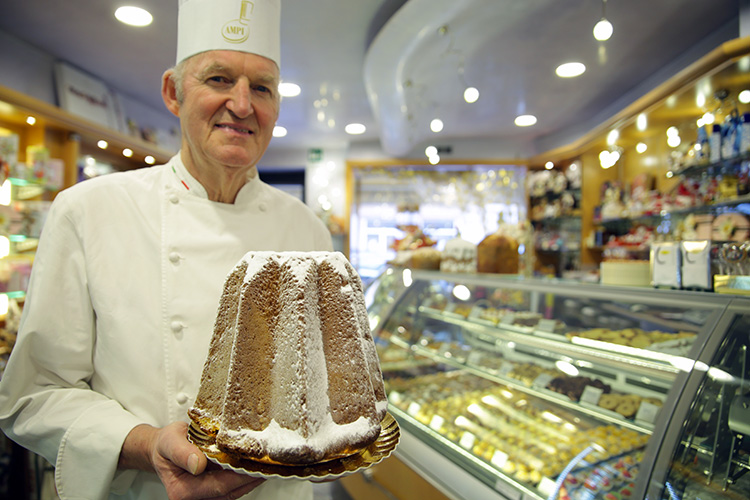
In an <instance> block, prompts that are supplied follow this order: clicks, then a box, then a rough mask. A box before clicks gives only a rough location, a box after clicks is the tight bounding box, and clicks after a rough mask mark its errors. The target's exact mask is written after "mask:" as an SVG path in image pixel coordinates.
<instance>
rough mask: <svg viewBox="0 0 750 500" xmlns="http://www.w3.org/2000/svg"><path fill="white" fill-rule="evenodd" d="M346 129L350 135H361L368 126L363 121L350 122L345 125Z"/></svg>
mask: <svg viewBox="0 0 750 500" xmlns="http://www.w3.org/2000/svg"><path fill="white" fill-rule="evenodd" d="M344 130H345V131H346V133H347V134H349V135H360V134H364V133H365V130H367V127H365V126H364V125H362V124H361V123H350V124H349V125H347V126H346V127H344Z"/></svg>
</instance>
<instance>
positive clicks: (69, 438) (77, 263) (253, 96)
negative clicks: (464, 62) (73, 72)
mask: <svg viewBox="0 0 750 500" xmlns="http://www.w3.org/2000/svg"><path fill="white" fill-rule="evenodd" d="M279 25H280V5H279V0H255V1H253V2H250V1H246V0H244V1H243V0H181V2H180V10H179V22H178V26H179V29H178V43H177V65H176V66H175V68H172V69H169V70H167V71H166V72H165V73H164V76H163V79H162V95H163V99H164V102H165V104H166V106H167V108H168V109H169V110H170V111H171V112H172V113H174V114H175V115H177V116H178V117H179V119H180V126H181V149H180V151H179V153H178V154H177V155H176V156H174V157H173V158H172V159H171V160H169V162H168V163H167V164H166V165H162V166H156V167H150V168H144V169H141V170H136V171H130V172H126V173H115V174H110V175H108V176H103V177H99V178H96V179H91V180H87V181H85V182H83V183H81V184H78V185H76V186H73V187H71V188H69V189H67V190H65V191H63V192H61V193H60V194H59V195H58V196H57V198H56V200H55V202H54V203H53V205H52V208H51V210H50V212H49V215H48V218H47V221H46V224H45V228H44V232H43V234H42V237H41V240H40V242H39V248H38V252H37V255H36V260H35V262H34V268H33V273H32V277H31V281H30V285H29V289H28V294H27V298H26V303H25V306H24V311H23V317H22V320H21V326H20V329H19V335H18V341H17V343H16V345H15V348H14V351H13V354H12V355H11V358H10V361H9V363H8V366H7V368H6V371H5V374H4V376H3V379H2V381H1V382H0V425H1V426H2V429H3V431H4V432H5V433H6V435H7V436H8V437H10V438H11V439H13V440H14V441H17V442H18V443H19V444H21V445H22V446H24V447H27V448H28V449H30V450H32V451H34V452H35V453H38V454H40V455H42V456H43V457H45V458H46V459H47V460H49V461H50V463H52V464H54V466H55V485H56V487H57V491H58V494H59V496H60V498H61V499H63V500H66V499H87V500H93V499H101V498H117V499H148V500H153V499H160V498H180V499H194V498H195V499H197V498H215V499H219V498H232V499H236V498H239V497H240V496H242V495H244V494H247V493H249V492H251V491H252V492H251V493H249V496H248V497H247V498H257V499H270V498H284V499H288V498H294V499H306V498H307V499H311V498H312V488H311V486H310V484H309V483H307V482H303V481H294V480H280V479H275V480H274V479H270V480H267V481H264V480H263V479H258V478H254V477H250V476H249V475H246V474H238V473H236V472H233V471H228V470H222V469H220V468H219V467H218V466H215V465H214V464H209V463H207V460H206V457H205V455H204V454H203V453H201V452H200V450H199V449H198V448H196V447H195V446H193V445H192V444H191V443H190V442H189V441H188V440H187V438H186V429H187V423H186V421H187V410H188V408H189V407H190V406H191V404H192V402H193V398H194V397H195V395H196V394H197V391H198V385H199V382H200V374H201V371H202V367H203V363H204V361H205V358H206V353H207V349H208V343H209V340H210V337H211V334H212V330H213V321H214V318H215V315H216V309H217V305H218V302H219V297H220V295H221V291H222V286H223V282H224V278H225V277H226V275H227V273H228V272H229V271H230V270H231V269H232V267H233V266H234V265H235V264H236V263H237V261H238V260H239V259H240V258H241V257H242V256H243V255H244V254H245V253H246V252H247V251H250V250H273V251H286V250H296V251H312V250H331V249H332V245H331V238H330V234H329V233H328V231H327V230H326V228H325V226H324V225H323V223H322V222H321V221H320V220H319V219H318V218H317V217H316V216H315V215H314V214H313V213H312V211H310V210H309V209H308V208H307V207H306V206H305V205H304V204H303V203H301V202H300V201H298V200H297V199H296V198H293V197H291V196H289V195H287V194H284V193H283V192H281V191H279V190H276V189H274V188H272V187H270V186H268V185H266V184H264V183H263V182H261V181H260V179H259V178H258V172H257V170H256V165H257V163H258V161H259V160H260V158H261V156H262V155H263V153H264V152H265V150H266V148H267V146H268V144H269V142H270V140H271V136H272V131H273V128H274V125H275V122H276V119H277V117H278V114H279V102H280V98H279V94H278V84H279V54H280V43H279ZM243 498H245V497H243Z"/></svg>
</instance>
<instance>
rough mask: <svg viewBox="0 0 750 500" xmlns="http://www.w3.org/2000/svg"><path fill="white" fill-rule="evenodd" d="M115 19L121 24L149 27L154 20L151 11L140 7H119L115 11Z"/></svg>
mask: <svg viewBox="0 0 750 500" xmlns="http://www.w3.org/2000/svg"><path fill="white" fill-rule="evenodd" d="M115 17H116V18H117V20H118V21H120V22H121V23H125V24H128V25H130V26H148V25H149V24H151V22H152V21H153V20H154V17H153V16H152V15H151V13H150V12H149V11H147V10H145V9H141V8H140V7H133V6H132V5H125V6H123V7H118V9H117V10H116V11H115Z"/></svg>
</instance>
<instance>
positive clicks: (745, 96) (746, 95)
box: [737, 90, 750, 104]
mask: <svg viewBox="0 0 750 500" xmlns="http://www.w3.org/2000/svg"><path fill="white" fill-rule="evenodd" d="M737 99H739V100H740V102H741V103H742V104H747V103H749V102H750V90H743V91H742V92H740V94H739V95H738V96H737Z"/></svg>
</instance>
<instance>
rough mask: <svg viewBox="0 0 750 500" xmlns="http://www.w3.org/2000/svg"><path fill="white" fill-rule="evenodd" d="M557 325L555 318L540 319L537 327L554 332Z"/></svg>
mask: <svg viewBox="0 0 750 500" xmlns="http://www.w3.org/2000/svg"><path fill="white" fill-rule="evenodd" d="M556 326H557V321H555V320H554V319H540V320H539V323H537V325H536V329H537V330H541V331H543V332H549V333H554V331H555V327H556Z"/></svg>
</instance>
